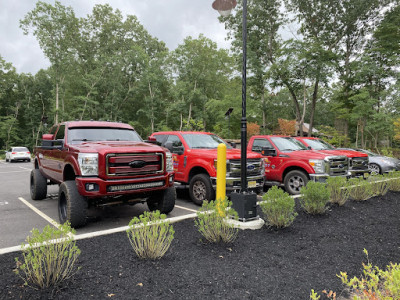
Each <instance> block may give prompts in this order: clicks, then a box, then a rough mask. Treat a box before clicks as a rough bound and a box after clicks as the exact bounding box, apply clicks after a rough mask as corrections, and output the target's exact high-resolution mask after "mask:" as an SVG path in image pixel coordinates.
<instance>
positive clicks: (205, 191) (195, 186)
mask: <svg viewBox="0 0 400 300" xmlns="http://www.w3.org/2000/svg"><path fill="white" fill-rule="evenodd" d="M189 194H190V198H191V199H192V201H193V202H194V203H196V204H197V205H202V204H203V201H211V200H214V198H215V191H214V189H213V187H212V185H211V180H210V176H208V175H207V174H197V175H195V176H193V178H192V180H190V184H189Z"/></svg>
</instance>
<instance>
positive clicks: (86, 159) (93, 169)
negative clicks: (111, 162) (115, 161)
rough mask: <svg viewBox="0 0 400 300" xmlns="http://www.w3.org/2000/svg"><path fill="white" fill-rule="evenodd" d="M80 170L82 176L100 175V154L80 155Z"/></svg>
mask: <svg viewBox="0 0 400 300" xmlns="http://www.w3.org/2000/svg"><path fill="white" fill-rule="evenodd" d="M78 163H79V168H80V169H81V174H82V176H97V175H99V154H98V153H79V154H78Z"/></svg>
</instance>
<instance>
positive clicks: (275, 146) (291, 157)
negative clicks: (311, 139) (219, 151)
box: [247, 135, 350, 195]
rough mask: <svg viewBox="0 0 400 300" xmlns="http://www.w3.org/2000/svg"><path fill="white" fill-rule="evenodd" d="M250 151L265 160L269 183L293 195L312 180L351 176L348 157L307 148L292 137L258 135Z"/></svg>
mask: <svg viewBox="0 0 400 300" xmlns="http://www.w3.org/2000/svg"><path fill="white" fill-rule="evenodd" d="M247 150H248V151H254V152H258V153H262V154H263V155H264V157H265V184H266V185H281V186H282V185H283V186H284V187H285V189H286V191H287V192H288V193H289V194H292V195H296V194H300V189H301V188H302V187H303V186H305V185H306V184H307V182H308V181H309V180H315V181H325V180H326V178H327V177H329V176H343V177H348V176H349V175H350V174H349V171H348V158H347V157H346V156H344V155H337V154H336V155H332V154H327V153H324V152H321V151H313V150H309V149H307V147H306V146H304V145H303V144H301V143H300V142H299V141H297V140H296V139H294V138H293V137H289V136H275V135H256V136H252V137H251V138H250V140H249V143H248V145H247Z"/></svg>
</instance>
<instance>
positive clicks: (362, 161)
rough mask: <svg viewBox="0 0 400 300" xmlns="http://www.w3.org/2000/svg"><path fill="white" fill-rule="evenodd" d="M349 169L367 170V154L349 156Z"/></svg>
mask: <svg viewBox="0 0 400 300" xmlns="http://www.w3.org/2000/svg"><path fill="white" fill-rule="evenodd" d="M350 169H352V170H368V156H367V157H353V158H350Z"/></svg>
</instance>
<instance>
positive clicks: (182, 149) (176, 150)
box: [164, 141, 185, 155]
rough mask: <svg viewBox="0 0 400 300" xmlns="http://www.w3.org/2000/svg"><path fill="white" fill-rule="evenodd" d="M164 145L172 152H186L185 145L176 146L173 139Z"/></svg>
mask: <svg viewBox="0 0 400 300" xmlns="http://www.w3.org/2000/svg"><path fill="white" fill-rule="evenodd" d="M164 147H165V148H167V149H168V150H169V151H171V153H175V154H178V155H181V154H183V153H184V152H185V148H184V147H183V146H177V147H174V146H173V144H172V142H171V141H170V142H166V143H165V145H164Z"/></svg>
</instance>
